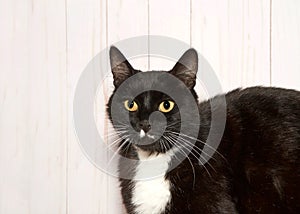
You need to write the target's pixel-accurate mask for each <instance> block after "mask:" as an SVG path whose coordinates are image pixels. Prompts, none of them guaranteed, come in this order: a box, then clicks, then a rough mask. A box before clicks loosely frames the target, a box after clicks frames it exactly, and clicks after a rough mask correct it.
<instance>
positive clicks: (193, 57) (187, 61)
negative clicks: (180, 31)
mask: <svg viewBox="0 0 300 214" xmlns="http://www.w3.org/2000/svg"><path fill="white" fill-rule="evenodd" d="M197 71H198V54H197V51H196V50H195V49H193V48H190V49H189V50H187V51H186V52H185V53H184V54H183V55H182V57H181V58H180V59H179V60H178V62H177V63H176V64H175V66H174V67H173V69H172V70H171V71H170V73H171V74H173V75H174V76H176V77H177V78H178V79H180V80H181V81H182V82H184V84H185V85H186V86H187V87H188V88H189V89H192V88H194V86H195V84H196V77H197Z"/></svg>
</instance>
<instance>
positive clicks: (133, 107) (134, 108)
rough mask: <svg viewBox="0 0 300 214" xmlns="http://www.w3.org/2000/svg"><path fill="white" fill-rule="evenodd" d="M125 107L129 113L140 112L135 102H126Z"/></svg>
mask: <svg viewBox="0 0 300 214" xmlns="http://www.w3.org/2000/svg"><path fill="white" fill-rule="evenodd" d="M124 106H125V108H126V109H127V110H128V111H137V110H138V105H137V104H136V102H134V101H129V100H126V101H125V102H124Z"/></svg>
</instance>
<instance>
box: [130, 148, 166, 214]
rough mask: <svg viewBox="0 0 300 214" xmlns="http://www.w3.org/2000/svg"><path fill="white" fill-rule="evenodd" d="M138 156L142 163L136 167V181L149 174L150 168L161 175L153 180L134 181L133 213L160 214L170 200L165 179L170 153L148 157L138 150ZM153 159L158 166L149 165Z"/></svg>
mask: <svg viewBox="0 0 300 214" xmlns="http://www.w3.org/2000/svg"><path fill="white" fill-rule="evenodd" d="M138 155H139V159H140V160H142V161H140V163H139V165H138V166H137V169H136V176H135V178H136V179H139V178H141V177H143V175H145V174H147V173H149V169H150V170H151V167H152V169H153V168H156V169H155V171H157V172H163V173H160V176H158V177H155V178H153V179H149V180H138V181H134V183H135V184H134V188H133V194H132V203H133V204H134V205H135V206H136V209H135V212H136V213H138V214H160V213H162V212H163V211H164V210H165V208H166V205H167V204H168V202H169V201H170V200H171V192H170V181H169V180H166V179H165V174H166V172H167V170H168V166H169V162H170V161H171V155H172V153H171V152H169V153H168V152H167V153H165V154H159V155H153V156H148V154H147V153H146V152H143V151H141V150H139V151H138ZM156 158H157V159H156ZM154 159H156V160H159V164H157V162H156V163H155V164H154V163H151V162H153V160H154ZM147 162H148V163H147ZM136 179H135V180H136Z"/></svg>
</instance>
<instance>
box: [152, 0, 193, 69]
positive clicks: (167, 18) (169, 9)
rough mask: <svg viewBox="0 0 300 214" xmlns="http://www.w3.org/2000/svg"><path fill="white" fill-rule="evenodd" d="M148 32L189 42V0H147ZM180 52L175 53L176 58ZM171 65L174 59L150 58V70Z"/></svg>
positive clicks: (169, 67) (167, 67) (168, 67)
mask: <svg viewBox="0 0 300 214" xmlns="http://www.w3.org/2000/svg"><path fill="white" fill-rule="evenodd" d="M149 34H150V35H160V36H167V37H172V38H175V39H178V40H180V41H183V42H185V43H187V44H190V2H189V1H184V0H173V1H160V0H151V1H149ZM150 47H151V40H150ZM183 51H184V50H183ZM182 53H183V52H181V53H180V52H179V53H177V55H178V57H177V58H179V57H180V56H181V54H182ZM173 66H174V60H170V59H166V58H163V57H160V56H151V58H150V70H169V69H171V68H172V67H173Z"/></svg>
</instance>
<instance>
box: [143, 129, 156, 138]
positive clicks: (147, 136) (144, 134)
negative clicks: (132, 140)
mask: <svg viewBox="0 0 300 214" xmlns="http://www.w3.org/2000/svg"><path fill="white" fill-rule="evenodd" d="M139 136H140V138H141V139H142V138H151V139H153V140H154V139H155V136H154V135H152V134H149V133H145V131H144V130H143V129H141V131H140V134H139Z"/></svg>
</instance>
